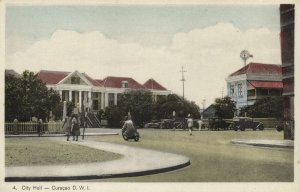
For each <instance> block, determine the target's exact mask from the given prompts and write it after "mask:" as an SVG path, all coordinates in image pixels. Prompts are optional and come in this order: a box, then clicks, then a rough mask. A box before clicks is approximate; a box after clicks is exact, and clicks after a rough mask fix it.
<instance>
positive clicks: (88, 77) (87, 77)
mask: <svg viewBox="0 0 300 192" xmlns="http://www.w3.org/2000/svg"><path fill="white" fill-rule="evenodd" d="M82 75H83V76H84V77H85V78H86V79H87V80H88V81H89V82H91V84H92V85H94V86H97V87H102V84H100V83H99V82H98V81H97V80H95V79H93V78H91V77H90V76H88V75H87V74H85V73H82Z"/></svg>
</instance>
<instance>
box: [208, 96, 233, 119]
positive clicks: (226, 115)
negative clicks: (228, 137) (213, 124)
mask: <svg viewBox="0 0 300 192" xmlns="http://www.w3.org/2000/svg"><path fill="white" fill-rule="evenodd" d="M213 108H214V109H215V110H216V115H217V116H218V117H220V118H223V119H230V118H233V116H234V112H235V111H236V106H235V102H234V101H232V100H231V98H230V97H224V98H218V99H216V100H215V103H214V104H213Z"/></svg>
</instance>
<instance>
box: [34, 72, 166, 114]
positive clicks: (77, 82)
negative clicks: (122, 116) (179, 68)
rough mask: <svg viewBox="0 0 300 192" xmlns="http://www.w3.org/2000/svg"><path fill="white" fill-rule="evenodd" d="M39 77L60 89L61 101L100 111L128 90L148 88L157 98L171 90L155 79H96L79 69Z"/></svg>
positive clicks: (54, 88) (82, 109)
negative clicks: (140, 80) (143, 80)
mask: <svg viewBox="0 0 300 192" xmlns="http://www.w3.org/2000/svg"><path fill="white" fill-rule="evenodd" d="M37 78H38V79H40V80H41V81H42V82H43V83H45V84H46V86H47V87H48V88H49V89H50V88H52V89H53V90H56V91H58V92H59V94H60V96H61V98H62V101H72V102H73V103H76V104H77V105H78V108H79V109H80V110H81V111H84V110H85V109H86V108H87V109H89V111H91V112H97V111H99V110H100V109H104V108H105V107H108V106H112V105H117V104H118V101H119V99H120V98H121V97H120V96H121V94H123V93H124V92H126V91H129V90H149V91H151V92H152V94H153V97H154V99H157V97H159V96H163V95H168V94H170V93H171V91H170V90H167V89H166V88H165V87H163V86H162V85H160V84H159V83H158V82H156V81H155V80H154V79H149V80H148V81H146V82H145V83H144V84H140V83H139V82H137V81H136V80H134V79H133V78H131V77H112V76H108V77H106V78H104V79H101V80H100V79H93V78H92V77H90V76H89V75H87V74H86V73H80V72H78V71H73V72H62V71H46V70H41V71H40V72H38V73H37Z"/></svg>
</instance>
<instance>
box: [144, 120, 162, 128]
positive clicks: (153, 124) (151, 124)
mask: <svg viewBox="0 0 300 192" xmlns="http://www.w3.org/2000/svg"><path fill="white" fill-rule="evenodd" d="M160 124H161V122H160V121H158V120H152V121H151V122H149V123H146V124H145V126H144V127H145V128H160Z"/></svg>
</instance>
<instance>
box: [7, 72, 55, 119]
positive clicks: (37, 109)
mask: <svg viewBox="0 0 300 192" xmlns="http://www.w3.org/2000/svg"><path fill="white" fill-rule="evenodd" d="M59 102H60V96H59V95H58V93H57V92H55V91H53V90H48V89H47V87H46V86H45V85H44V84H43V83H42V82H41V81H40V80H38V79H37V76H36V75H35V74H34V73H33V72H29V71H24V72H23V74H22V76H21V78H14V77H12V76H8V77H5V120H7V121H12V120H13V119H14V118H17V119H19V120H21V121H29V120H30V119H31V117H37V118H39V119H44V120H45V119H47V118H49V114H50V111H51V110H53V108H54V107H55V106H56V105H58V104H59Z"/></svg>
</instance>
